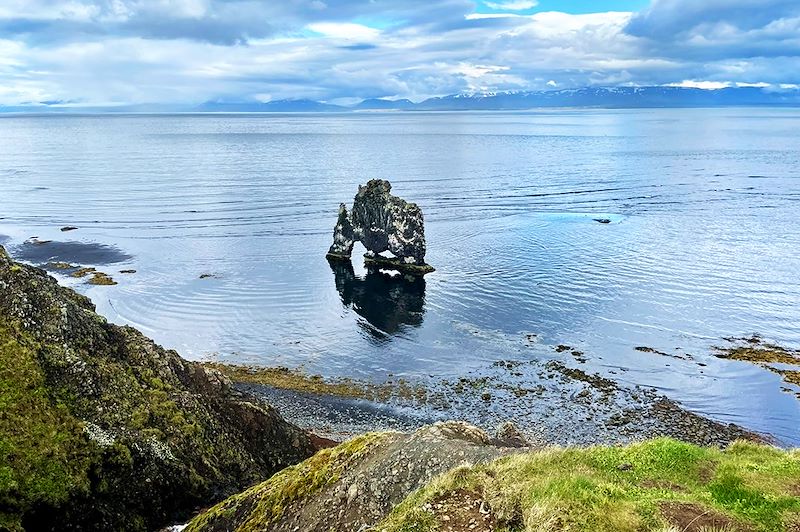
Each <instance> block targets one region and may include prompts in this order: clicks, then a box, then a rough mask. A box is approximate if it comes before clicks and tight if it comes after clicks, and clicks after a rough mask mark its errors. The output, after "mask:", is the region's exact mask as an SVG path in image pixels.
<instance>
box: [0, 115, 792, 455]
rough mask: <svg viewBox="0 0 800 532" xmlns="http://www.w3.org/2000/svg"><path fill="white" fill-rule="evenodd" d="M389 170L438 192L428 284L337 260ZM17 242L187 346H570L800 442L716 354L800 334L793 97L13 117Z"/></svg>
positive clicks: (427, 198)
mask: <svg viewBox="0 0 800 532" xmlns="http://www.w3.org/2000/svg"><path fill="white" fill-rule="evenodd" d="M371 178H383V179H388V180H390V181H391V183H392V185H393V192H394V193H395V194H397V195H399V196H402V197H404V198H406V199H408V200H410V201H414V202H416V203H418V204H419V205H420V206H421V208H422V209H423V211H424V214H425V221H426V235H427V241H428V262H430V263H431V264H432V265H434V266H435V267H436V268H437V271H436V272H435V273H433V274H430V275H428V276H426V277H425V279H424V280H419V281H417V282H413V283H409V282H406V281H404V280H403V279H401V278H398V277H391V276H388V275H384V274H381V273H367V272H366V271H365V270H364V268H363V265H362V264H361V262H362V261H361V260H360V254H359V253H358V251H359V249H358V248H357V250H356V254H354V257H355V259H356V260H354V261H353V262H354V264H353V270H352V271H351V270H350V269H348V268H343V267H340V268H336V269H334V268H332V267H331V266H330V265H329V264H328V262H327V261H326V260H325V252H326V251H327V248H328V246H329V245H330V243H331V235H332V228H333V225H334V223H335V220H336V214H337V208H338V205H339V203H340V202H347V203H350V202H352V198H353V195H354V194H355V192H356V190H357V187H358V185H359V184H362V183H365V182H366V181H367V180H368V179H371ZM595 219H607V220H610V223H607V224H603V223H599V222H597V221H595ZM64 226H75V227H77V228H78V229H77V230H73V231H68V232H62V231H60V228H61V227H64ZM0 235H3V236H0V243H3V242H4V245H5V246H6V247H7V248H8V249H9V250H10V251H11V253H12V255H15V256H16V257H18V258H21V259H23V260H27V261H28V262H32V263H34V264H44V263H46V262H48V261H51V260H64V261H68V262H73V263H75V264H81V265H84V266H95V267H96V268H97V269H99V270H102V271H104V272H106V273H108V274H110V275H112V277H114V279H115V280H116V281H117V282H118V283H119V284H118V285H116V286H91V285H87V284H84V283H83V281H82V280H80V279H73V278H69V277H67V276H64V275H61V276H60V278H61V279H62V281H63V282H64V283H65V284H68V285H72V286H75V287H76V288H77V289H78V290H79V291H81V292H83V293H85V294H87V295H89V296H90V297H91V298H92V300H93V301H94V302H95V303H96V304H97V306H98V310H99V311H100V312H101V313H102V314H104V315H105V316H107V317H108V318H109V319H110V320H112V321H114V322H117V323H123V324H130V325H134V326H136V327H138V328H140V329H141V330H142V331H143V332H145V333H146V334H148V335H150V336H151V337H153V338H154V339H156V340H157V341H158V342H160V343H162V344H164V345H165V346H167V347H170V348H175V349H177V350H178V351H179V352H180V353H181V354H182V355H184V356H186V357H187V358H191V359H217V360H222V361H230V362H243V363H250V364H263V365H270V366H274V365H283V366H289V367H302V368H304V369H305V370H306V371H308V372H311V373H320V374H323V375H326V376H341V375H347V376H354V377H360V378H366V379H375V380H383V379H384V378H386V376H387V375H388V374H390V373H391V374H394V375H395V376H398V375H404V376H408V377H420V378H431V377H433V378H440V377H449V376H455V375H463V374H465V373H466V372H469V371H475V372H480V371H481V369H482V368H486V367H487V366H489V365H491V363H492V362H494V361H497V360H510V359H515V360H527V359H535V358H536V359H546V358H556V359H562V360H565V361H566V362H569V363H570V364H571V365H574V364H575V361H574V360H572V359H571V357H570V356H569V355H568V353H563V354H559V353H557V352H556V350H555V349H554V346H556V345H558V344H565V345H569V346H572V347H574V348H576V349H579V350H580V351H583V352H584V354H585V355H584V356H585V357H586V358H587V359H588V361H587V362H586V363H585V364H584V365H582V366H581V368H582V369H584V370H586V371H590V372H599V373H601V374H603V375H607V376H610V377H612V378H614V379H615V380H617V381H620V382H622V383H623V384H628V385H641V386H648V387H655V388H657V389H658V390H660V391H661V392H663V393H665V394H666V395H668V396H670V397H672V398H673V399H676V400H677V401H679V402H680V403H681V404H683V405H685V406H686V407H688V408H690V409H692V410H694V411H697V412H700V413H703V414H706V415H709V416H711V417H713V418H715V419H719V420H722V421H726V422H736V423H740V424H743V425H745V426H747V427H748V428H752V429H755V430H760V431H766V432H770V433H772V434H775V435H776V436H778V438H780V439H781V440H782V441H784V442H789V443H795V444H798V443H800V429H798V427H800V400H798V398H797V397H795V394H794V393H787V392H786V391H783V390H782V387H785V386H786V385H785V384H784V383H783V382H782V381H781V380H780V377H779V376H778V375H776V374H774V373H772V372H769V371H765V370H764V369H762V368H759V367H757V366H754V365H750V364H747V363H743V362H733V361H726V360H721V359H718V358H716V357H715V356H714V352H713V349H712V348H713V347H714V346H724V345H726V342H725V340H723V337H727V336H744V335H750V334H752V333H758V334H761V335H763V337H764V338H765V339H768V340H770V341H775V342H778V343H781V344H782V345H785V346H787V347H794V348H797V347H800V110H791V109H713V110H698V109H691V110H679V109H678V110H676V109H671V110H614V111H609V110H575V111H547V112H524V113H523V112H514V113H362V114H325V115H173V116H169V115H159V116H153V115H133V116H131V115H128V116H4V117H2V118H0ZM32 237H38V239H39V240H40V241H45V240H52V241H53V242H52V243H50V244H32V243H31V241H30V239H31V238H32ZM26 241H28V243H27V244H26V243H25V242H26ZM361 251H362V253H363V250H361ZM120 270H136V273H127V274H123V273H119V272H120ZM55 273H56V275H59V274H58V272H55ZM201 276H204V277H205V278H202V279H201ZM637 346H646V347H651V348H653V349H655V350H658V351H661V352H663V353H665V354H670V355H672V354H674V355H676V356H665V355H659V354H656V353H645V352H641V351H637V350H635V349H634V348H635V347H637ZM794 391H795V392H796V391H797V390H794Z"/></svg>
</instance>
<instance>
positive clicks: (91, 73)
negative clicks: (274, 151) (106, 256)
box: [0, 0, 800, 104]
mask: <svg viewBox="0 0 800 532" xmlns="http://www.w3.org/2000/svg"><path fill="white" fill-rule="evenodd" d="M709 2H710V4H706V3H702V5H701V4H700V3H692V2H690V1H689V0H656V1H655V2H654V3H653V6H652V8H651V9H650V10H649V11H647V12H646V13H645V14H634V13H627V12H608V13H606V12H603V13H590V14H582V15H574V14H568V13H561V12H539V13H535V14H531V15H525V14H520V13H514V12H511V11H514V10H515V9H512V7H520V8H521V6H522V5H523V4H524V2H519V1H516V0H509V1H503V0H497V1H496V2H494V4H496V5H498V6H499V5H503V6H506V8H504V9H503V10H505V11H508V12H502V13H482V14H479V13H475V2H474V1H473V0H431V1H429V2H426V3H424V4H422V3H420V2H417V1H415V0H380V1H372V2H363V0H337V2H336V3H335V4H334V3H332V2H330V1H329V0H328V2H327V3H325V2H323V1H321V0H292V1H291V2H261V1H254V0H63V1H60V2H56V1H54V0H0V35H2V36H3V37H2V38H0V87H2V90H0V104H13V103H20V102H27V101H44V100H70V101H72V100H75V101H79V102H200V101H203V100H210V99H227V100H246V99H250V100H259V101H263V100H265V99H267V98H269V99H281V98H287V97H308V98H315V99H321V100H337V101H351V100H352V99H354V98H365V97H386V96H390V97H397V98H405V97H407V98H411V99H415V100H416V99H421V98H424V97H427V96H432V95H442V94H450V93H456V92H460V91H501V90H509V89H523V90H524V89H546V88H552V87H554V86H558V87H559V88H569V87H577V86H586V85H616V84H624V85H640V86H641V85H667V84H672V85H677V86H698V87H701V88H709V89H710V88H718V87H721V86H763V85H762V84H769V86H770V87H771V88H773V89H774V90H778V87H779V86H780V85H785V86H787V87H789V86H794V85H797V84H799V83H800V7H798V9H797V11H798V15H797V16H793V15H792V13H793V11H792V10H793V9H794V8H793V7H792V5H797V6H800V4H798V3H797V2H796V0H793V2H794V4H792V2H789V1H788V0H741V3H740V5H738V7H736V8H733V7H730V4H729V0H709ZM726 2H728V4H726ZM328 4H331V5H330V6H329V5H328ZM723 4H725V5H728V6H729V8H728V9H727V10H725V9H723ZM755 4H758V5H760V6H761V7H760V9H759V10H757V11H758V13H756V15H752V16H750V17H749V18H750V19H752V20H748V17H746V16H739V15H737V13H738V12H739V11H741V10H745V11H746V10H747V9H749V10H750V11H747V13H750V14H752V13H753V10H754V8H753V7H752V6H753V5H755ZM770 4H780V6H779V8H776V9H773V10H772V11H773V12H774V13H777V14H778V15H775V16H772V15H770V9H769V8H768V5H770ZM708 5H713V6H716V7H715V8H714V9H716V11H714V9H711V11H709V8H708ZM509 6H511V7H509ZM498 9H499V8H498ZM690 11H691V13H690V15H691V16H689V15H687V13H689V12H690ZM723 11H724V12H723ZM743 12H744V11H743ZM659 13H660V14H659ZM774 13H773V14H774ZM643 17H644V18H643ZM687 17H688V18H687ZM643 21H644V22H643ZM645 22H646V24H645ZM667 23H669V24H667ZM666 26H668V27H669V28H670V31H672V32H674V33H670V32H667V31H666V30H664V27H666ZM634 30H636V31H634ZM645 30H647V31H645ZM675 35H679V36H680V38H677V37H675ZM682 80H683V81H682ZM787 90H788V89H787Z"/></svg>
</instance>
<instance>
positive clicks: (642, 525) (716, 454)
mask: <svg viewBox="0 0 800 532" xmlns="http://www.w3.org/2000/svg"><path fill="white" fill-rule="evenodd" d="M498 435H503V436H504V437H505V439H503V440H502V441H501V440H498V439H497V438H490V437H489V436H488V435H487V434H486V433H485V432H483V431H481V430H479V429H477V428H475V427H472V426H470V425H466V424H464V423H454V422H445V423H437V424H435V425H432V426H428V427H425V428H422V429H420V430H418V431H417V432H415V433H414V434H413V435H405V434H400V433H396V432H386V433H373V434H368V435H365V436H359V437H357V438H354V439H352V440H350V441H348V442H345V443H343V444H342V445H340V446H338V447H336V448H334V449H327V450H325V451H322V452H320V453H318V454H317V455H315V456H314V457H313V458H311V459H309V460H307V461H305V462H303V463H301V464H299V465H297V466H293V467H291V468H288V469H287V470H285V471H282V472H280V473H278V474H277V475H275V476H274V477H272V478H271V479H269V480H268V481H266V482H264V483H262V484H259V485H257V486H254V487H253V488H250V489H248V490H247V491H245V492H244V493H241V494H239V495H236V496H234V497H231V498H230V499H228V500H226V501H224V502H223V503H221V504H219V505H217V506H216V507H214V508H212V509H210V510H208V511H207V512H204V513H203V514H201V515H199V516H198V517H197V518H195V519H194V520H193V521H192V522H190V523H189V526H188V528H187V529H186V530H187V532H223V531H224V532H245V531H253V530H258V531H265V532H266V531H269V532H274V531H311V530H332V531H367V530H370V531H380V532H411V531H413V532H428V531H431V532H433V531H439V532H443V531H453V532H465V531H468V532H475V531H481V532H490V531H496V530H509V531H511V530H520V531H521V530H541V531H550V530H570V531H575V532H578V531H586V532H598V531H604V532H642V531H654V532H656V531H657V532H665V531H667V530H681V531H692V532H704V531H708V530H726V531H727V530H730V531H734V530H737V531H750V530H753V531H755V530H774V531H781V530H787V531H793V530H797V528H796V526H797V525H798V524H800V498H799V497H798V492H797V489H798V487H800V454H798V452H797V451H780V450H777V449H774V448H772V447H769V446H764V445H758V444H753V443H749V442H737V443H734V444H733V445H731V446H730V447H729V448H727V449H725V450H720V449H716V448H703V447H697V446H694V445H692V444H688V443H682V442H678V441H675V440H671V439H668V438H660V439H656V440H651V441H647V442H642V443H636V444H631V445H627V446H613V447H601V446H593V447H583V448H563V447H542V448H530V447H513V446H511V447H509V446H508V445H514V444H516V445H519V444H520V443H521V441H520V440H519V434H518V433H517V432H516V431H515V430H514V429H513V427H511V426H506V427H503V428H502V430H501V431H499V433H498ZM522 443H524V442H522Z"/></svg>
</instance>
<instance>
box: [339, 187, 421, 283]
mask: <svg viewBox="0 0 800 532" xmlns="http://www.w3.org/2000/svg"><path fill="white" fill-rule="evenodd" d="M391 190H392V185H391V184H390V183H389V182H388V181H385V180H382V179H373V180H371V181H369V182H368V183H367V184H366V185H364V186H360V187H358V193H357V194H356V196H355V198H354V200H353V209H352V211H351V212H349V213H348V211H347V207H346V206H345V204H344V203H342V204H341V205H340V206H339V218H338V220H337V221H336V227H335V228H334V231H333V245H331V247H330V249H329V250H328V254H327V257H328V259H330V260H348V261H349V260H350V257H351V255H352V253H353V246H354V245H355V243H356V242H361V243H362V244H363V245H364V247H365V248H367V255H366V256H365V258H366V263H367V264H368V265H369V264H371V265H375V266H380V267H382V268H392V269H396V270H400V271H403V272H406V273H414V274H421V275H424V274H426V273H429V272H432V271H433V270H434V269H433V267H431V266H430V265H428V264H426V263H425V223H424V220H423V217H422V210H421V209H420V208H419V207H418V206H417V204H415V203H409V202H407V201H405V200H404V199H402V198H398V197H397V196H393V195H392V194H391ZM385 251H389V252H391V253H392V255H394V257H391V258H387V257H382V256H380V255H379V254H380V253H383V252H385Z"/></svg>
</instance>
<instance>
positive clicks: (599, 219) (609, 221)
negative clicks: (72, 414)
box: [593, 218, 611, 224]
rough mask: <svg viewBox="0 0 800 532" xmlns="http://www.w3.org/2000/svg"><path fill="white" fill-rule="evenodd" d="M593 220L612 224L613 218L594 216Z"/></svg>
mask: <svg viewBox="0 0 800 532" xmlns="http://www.w3.org/2000/svg"><path fill="white" fill-rule="evenodd" d="M593 220H594V221H595V222H597V223H599V224H610V223H611V220H609V219H608V218H593Z"/></svg>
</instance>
